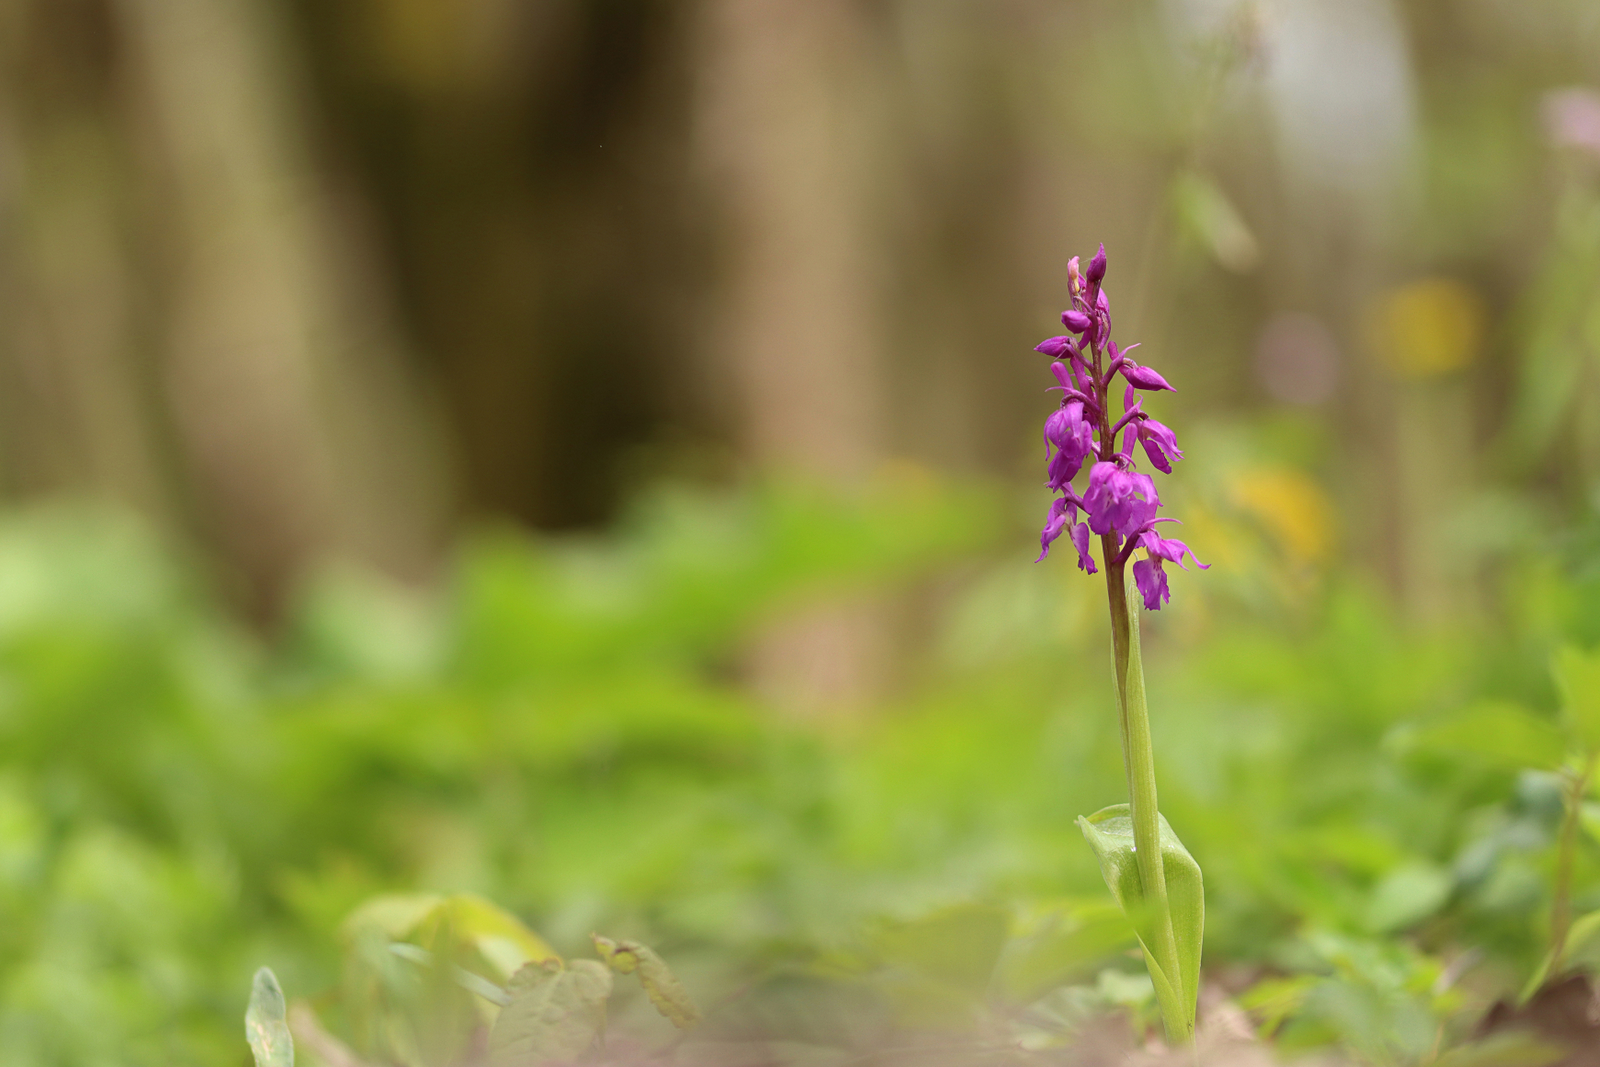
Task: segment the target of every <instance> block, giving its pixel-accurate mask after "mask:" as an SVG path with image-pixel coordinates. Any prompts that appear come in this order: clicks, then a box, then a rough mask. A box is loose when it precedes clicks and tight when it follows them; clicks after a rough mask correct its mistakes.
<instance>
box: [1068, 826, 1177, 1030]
mask: <svg viewBox="0 0 1600 1067" xmlns="http://www.w3.org/2000/svg"><path fill="white" fill-rule="evenodd" d="M1160 820H1161V822H1160V828H1161V861H1162V866H1163V868H1164V869H1165V871H1166V876H1167V903H1168V906H1169V908H1170V910H1171V913H1172V935H1173V940H1174V942H1175V943H1176V946H1177V951H1178V958H1177V959H1176V960H1161V959H1158V958H1157V956H1156V954H1155V952H1154V950H1153V948H1152V946H1153V945H1154V944H1155V943H1156V941H1155V938H1154V936H1153V935H1154V929H1153V926H1152V924H1153V923H1154V922H1155V920H1156V915H1155V909H1154V908H1153V907H1150V906H1147V905H1146V902H1145V899H1144V883H1143V881H1142V880H1141V879H1140V877H1139V864H1138V860H1137V859H1136V858H1135V855H1134V844H1133V820H1132V819H1131V818H1130V817H1129V815H1128V805H1126V804H1113V805H1111V807H1109V808H1102V809H1100V810H1099V811H1097V812H1095V813H1094V814H1093V815H1088V816H1079V818H1078V825H1079V826H1080V827H1081V828H1082V829H1083V836H1084V837H1085V838H1087V839H1088V841H1089V845H1090V847H1092V848H1093V849H1094V853H1095V855H1096V856H1097V857H1099V860H1100V874H1101V877H1103V878H1104V879H1105V881H1106V886H1107V888H1109V889H1110V890H1111V895H1112V896H1113V897H1115V898H1116V901H1117V903H1118V904H1119V905H1121V907H1122V911H1123V914H1125V915H1127V917H1128V919H1129V921H1130V922H1132V923H1133V928H1134V932H1135V933H1136V934H1138V936H1139V943H1140V944H1141V945H1142V946H1143V947H1144V955H1145V964H1146V966H1148V967H1149V969H1150V980H1151V981H1152V982H1154V983H1155V987H1156V996H1157V998H1159V999H1160V1000H1161V1001H1162V1007H1163V1009H1164V1010H1163V1014H1164V1015H1166V1014H1170V1015H1173V1016H1175V1017H1179V1018H1183V1019H1187V1020H1188V1030H1189V1033H1190V1034H1193V1032H1194V1016H1195V1003H1196V1001H1197V999H1198V997H1199V993H1200V950H1201V939H1202V938H1203V937H1204V935H1205V925H1206V899H1205V888H1204V885H1203V884H1202V882H1201V877H1200V865H1199V864H1198V863H1196V862H1195V861H1194V857H1193V856H1191V855H1189V850H1188V849H1186V848H1184V847H1183V842H1181V841H1179V840H1178V835H1177V834H1175V833H1173V832H1172V827H1170V826H1168V825H1167V819H1166V816H1164V815H1163V816H1161V817H1160Z"/></svg>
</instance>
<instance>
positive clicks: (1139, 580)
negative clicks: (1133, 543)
mask: <svg viewBox="0 0 1600 1067" xmlns="http://www.w3.org/2000/svg"><path fill="white" fill-rule="evenodd" d="M1133 581H1134V584H1135V585H1137V586H1138V587H1139V594H1140V595H1141V596H1143V597H1144V609H1145V610H1146V611H1160V610H1161V605H1163V604H1165V603H1166V602H1167V601H1168V600H1171V599H1172V593H1171V592H1169V591H1168V589H1167V572H1166V571H1164V570H1162V569H1161V560H1159V559H1141V560H1138V561H1137V562H1135V563H1134V565H1133Z"/></svg>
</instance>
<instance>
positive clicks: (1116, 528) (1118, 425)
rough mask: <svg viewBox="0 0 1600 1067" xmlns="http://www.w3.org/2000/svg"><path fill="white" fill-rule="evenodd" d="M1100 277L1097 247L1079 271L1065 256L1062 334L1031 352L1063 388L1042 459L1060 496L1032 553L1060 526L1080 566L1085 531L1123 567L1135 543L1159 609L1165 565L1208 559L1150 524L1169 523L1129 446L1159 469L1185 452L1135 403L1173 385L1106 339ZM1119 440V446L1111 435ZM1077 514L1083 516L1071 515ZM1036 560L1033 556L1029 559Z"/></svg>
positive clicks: (1150, 598) (1138, 566) (1102, 266)
mask: <svg viewBox="0 0 1600 1067" xmlns="http://www.w3.org/2000/svg"><path fill="white" fill-rule="evenodd" d="M1105 276H1106V249H1105V246H1104V245H1101V246H1100V250H1099V251H1098V252H1096V253H1095V255H1094V258H1093V259H1091V260H1090V261H1089V266H1088V267H1087V268H1086V269H1083V270H1081V271H1080V268H1079V264H1078V257H1077V256H1073V257H1072V260H1071V261H1070V262H1069V263H1068V264H1067V281H1068V287H1069V288H1070V289H1071V291H1072V307H1070V308H1068V309H1067V310H1066V311H1063V312H1062V313H1061V322H1062V325H1064V326H1065V327H1066V328H1067V331H1068V332H1067V333H1065V334H1062V335H1061V336H1059V337H1052V338H1050V339H1049V340H1047V341H1045V342H1043V343H1042V344H1040V345H1038V346H1037V347H1036V351H1039V352H1043V353H1044V354H1045V355H1047V356H1050V357H1052V358H1053V359H1054V360H1055V362H1054V363H1052V364H1050V371H1051V373H1053V374H1054V375H1055V377H1056V382H1057V383H1058V384H1056V385H1053V386H1051V387H1050V388H1051V389H1052V390H1060V391H1061V404H1060V406H1059V407H1057V408H1056V410H1054V411H1052V412H1051V413H1050V416H1049V418H1047V419H1045V420H1044V440H1045V457H1046V459H1047V460H1048V461H1049V468H1048V475H1049V477H1048V481H1047V482H1046V484H1047V485H1048V486H1049V487H1050V490H1051V491H1052V492H1054V493H1058V494H1060V495H1059V496H1058V497H1057V498H1056V499H1055V500H1054V501H1052V502H1051V504H1050V514H1049V515H1048V516H1047V517H1046V519H1045V523H1044V529H1043V530H1042V531H1041V532H1040V534H1039V547H1040V548H1041V549H1042V551H1041V552H1040V553H1039V559H1041V560H1042V559H1044V558H1045V556H1047V555H1049V554H1050V546H1051V545H1052V544H1053V543H1054V542H1055V540H1056V539H1057V538H1058V537H1060V536H1061V535H1062V534H1063V533H1065V534H1067V535H1068V536H1069V537H1070V538H1071V539H1072V544H1073V546H1074V547H1075V548H1076V549H1077V550H1078V566H1079V567H1080V568H1082V569H1083V570H1084V571H1085V572H1086V573H1088V574H1094V573H1095V572H1096V571H1097V570H1098V568H1097V567H1096V566H1095V562H1094V557H1093V556H1091V555H1090V554H1089V536H1090V534H1095V535H1098V536H1099V537H1100V539H1101V540H1100V543H1101V554H1102V556H1103V557H1104V558H1105V560H1106V565H1107V566H1108V567H1122V566H1123V565H1125V564H1126V563H1127V561H1128V560H1129V558H1130V557H1132V555H1133V553H1134V551H1135V550H1136V549H1143V550H1144V555H1145V558H1144V559H1141V560H1136V561H1135V562H1134V564H1133V578H1134V581H1135V582H1137V583H1138V586H1139V593H1140V595H1141V596H1143V597H1144V606H1145V608H1146V609H1148V610H1150V611H1157V610H1159V609H1160V608H1161V605H1162V604H1165V603H1166V602H1167V600H1168V599H1169V596H1170V594H1169V593H1168V592H1167V576H1166V573H1165V572H1164V571H1162V569H1161V566H1162V564H1163V563H1176V564H1177V565H1178V566H1180V567H1185V568H1186V569H1187V565H1186V564H1185V563H1184V562H1183V557H1184V555H1185V554H1187V555H1188V556H1189V558H1190V559H1194V561H1195V563H1196V564H1198V565H1199V566H1200V567H1201V569H1205V568H1206V567H1208V566H1209V564H1205V563H1201V562H1200V561H1199V560H1198V559H1195V556H1194V553H1193V552H1191V551H1189V546H1188V545H1186V544H1184V543H1183V542H1182V541H1176V540H1173V539H1171V538H1165V537H1162V536H1161V535H1160V534H1159V533H1157V532H1156V524H1157V523H1162V522H1176V521H1177V520H1176V519H1167V518H1157V517H1156V510H1157V509H1158V508H1159V507H1160V506H1161V498H1160V497H1159V496H1158V495H1157V494H1156V486H1155V482H1153V481H1152V480H1151V479H1150V476H1149V475H1148V474H1141V473H1140V472H1139V471H1137V470H1135V469H1134V459H1133V449H1134V445H1135V444H1137V445H1139V446H1140V447H1141V448H1142V449H1143V450H1144V454H1145V457H1146V458H1148V459H1149V460H1150V465H1151V466H1153V467H1154V468H1155V469H1156V470H1158V471H1161V472H1162V473H1163V474H1171V473H1172V465H1173V464H1174V463H1176V462H1177V461H1178V460H1180V459H1182V458H1183V452H1182V451H1181V450H1179V448H1178V440H1177V438H1176V437H1175V436H1174V435H1173V433H1172V430H1170V429H1169V428H1167V427H1166V426H1163V425H1162V424H1161V423H1159V422H1157V421H1156V420H1155V419H1153V418H1151V417H1150V416H1149V415H1148V414H1146V413H1145V411H1144V410H1143V405H1144V397H1142V396H1139V395H1138V394H1139V391H1141V390H1143V391H1145V392H1159V391H1161V390H1163V389H1165V390H1168V391H1172V386H1170V385H1168V384H1167V380H1166V379H1165V378H1163V377H1161V375H1159V374H1157V373H1156V372H1155V371H1154V370H1152V369H1150V368H1149V367H1145V366H1141V365H1140V364H1138V363H1136V362H1134V360H1133V359H1132V357H1131V356H1130V355H1129V353H1130V352H1131V351H1133V349H1135V348H1137V347H1139V346H1138V345H1129V346H1128V347H1127V348H1123V349H1119V348H1118V347H1117V343H1116V342H1115V341H1113V340H1111V302H1110V300H1109V299H1107V297H1106V292H1105V289H1104V288H1102V287H1101V284H1100V283H1101V282H1102V281H1103V280H1104V278H1105ZM1119 376H1120V377H1121V379H1122V381H1123V383H1124V386H1125V388H1124V389H1123V394H1122V414H1121V415H1120V416H1119V417H1118V418H1117V419H1116V421H1112V417H1111V405H1110V401H1109V398H1110V393H1111V388H1112V383H1113V382H1115V381H1116V380H1117V378H1118V377H1119ZM1118 434H1121V435H1122V447H1121V449H1120V450H1119V449H1118V448H1117V435H1118ZM1085 464H1089V481H1088V485H1087V486H1086V487H1085V488H1084V491H1083V493H1082V495H1079V493H1078V491H1077V490H1076V489H1074V488H1073V485H1072V482H1073V479H1075V478H1076V477H1077V476H1078V473H1079V472H1080V471H1082V470H1083V467H1084V465H1085ZM1079 512H1082V513H1083V516H1084V518H1083V520H1082V521H1080V520H1079V518H1078V515H1079ZM1036 562H1037V561H1036Z"/></svg>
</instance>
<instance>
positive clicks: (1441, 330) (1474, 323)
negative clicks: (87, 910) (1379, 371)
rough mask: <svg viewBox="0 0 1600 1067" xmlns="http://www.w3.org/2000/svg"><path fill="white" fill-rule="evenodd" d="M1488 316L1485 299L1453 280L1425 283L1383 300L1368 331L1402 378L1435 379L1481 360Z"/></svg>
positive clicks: (1375, 347)
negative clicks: (1479, 355) (1479, 356)
mask: <svg viewBox="0 0 1600 1067" xmlns="http://www.w3.org/2000/svg"><path fill="white" fill-rule="evenodd" d="M1487 321H1488V313H1487V311H1486V309H1485V308H1484V304H1483V298H1482V297H1480V296H1479V295H1478V294H1477V292H1476V291H1474V290H1473V289H1472V288H1471V287H1469V286H1467V285H1465V284H1463V283H1461V282H1458V281H1455V280H1454V279H1451V278H1424V279H1423V280H1421V281H1418V282H1412V283H1411V284H1409V285H1403V286H1400V287H1399V288H1396V289H1391V290H1389V292H1387V293H1385V294H1384V295H1383V296H1382V297H1380V298H1379V300H1378V301H1377V303H1376V304H1375V306H1374V307H1373V309H1372V313H1371V315H1370V316H1369V319H1368V323H1367V327H1368V332H1369V339H1370V342H1371V345H1372V349H1373V351H1374V352H1375V353H1376V354H1377V356H1378V357H1379V359H1380V360H1382V362H1383V363H1384V365H1385V366H1387V367H1388V368H1389V369H1390V370H1391V371H1392V372H1394V373H1395V374H1396V375H1398V376H1399V377H1402V378H1410V379H1414V380H1415V379H1423V378H1433V377H1437V376H1438V375H1441V374H1448V373H1450V372H1451V371H1455V370H1460V369H1461V368H1463V367H1466V366H1469V365H1470V364H1471V363H1472V362H1473V361H1474V360H1476V359H1477V358H1478V352H1479V350H1480V349H1481V348H1482V346H1483V335H1484V330H1485V327H1486V326H1487Z"/></svg>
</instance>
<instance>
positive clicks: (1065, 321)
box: [1061, 311, 1094, 333]
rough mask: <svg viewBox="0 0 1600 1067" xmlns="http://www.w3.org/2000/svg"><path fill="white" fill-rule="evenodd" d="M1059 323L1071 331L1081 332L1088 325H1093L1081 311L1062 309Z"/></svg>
mask: <svg viewBox="0 0 1600 1067" xmlns="http://www.w3.org/2000/svg"><path fill="white" fill-rule="evenodd" d="M1061 325H1063V326H1065V327H1066V328H1067V329H1069V330H1071V331H1072V332H1073V333H1082V332H1083V331H1085V330H1087V329H1088V328H1089V327H1090V326H1093V325H1094V323H1093V322H1092V321H1090V319H1089V316H1087V315H1085V314H1084V313H1083V312H1081V311H1063V312H1062V313H1061Z"/></svg>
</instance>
